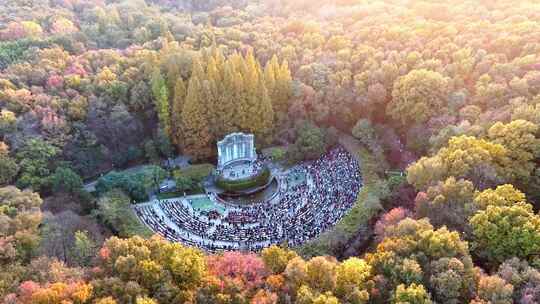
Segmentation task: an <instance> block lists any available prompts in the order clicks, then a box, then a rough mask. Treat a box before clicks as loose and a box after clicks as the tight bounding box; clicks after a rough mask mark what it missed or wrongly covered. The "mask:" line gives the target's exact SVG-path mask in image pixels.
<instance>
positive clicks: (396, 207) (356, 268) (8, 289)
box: [0, 0, 540, 304]
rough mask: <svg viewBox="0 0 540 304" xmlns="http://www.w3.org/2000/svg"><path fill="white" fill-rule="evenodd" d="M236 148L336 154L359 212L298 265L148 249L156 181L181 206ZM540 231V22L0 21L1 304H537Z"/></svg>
mask: <svg viewBox="0 0 540 304" xmlns="http://www.w3.org/2000/svg"><path fill="white" fill-rule="evenodd" d="M236 131H245V132H249V133H254V134H255V135H256V138H257V145H258V147H257V148H258V149H266V148H271V149H274V150H275V151H274V152H275V154H276V155H279V156H280V157H283V158H284V159H286V160H287V161H288V162H291V163H294V162H298V161H303V160H309V159H316V158H317V157H319V156H321V155H322V154H323V153H324V152H325V151H326V150H327V149H329V148H330V147H331V146H334V145H336V144H337V142H338V141H339V142H341V143H346V142H348V143H352V144H351V146H353V147H355V148H356V149H357V154H358V157H359V159H361V160H362V161H361V164H360V167H361V170H362V175H363V178H364V186H363V188H362V190H361V191H360V193H359V195H358V198H357V202H356V205H355V206H354V207H353V209H352V210H351V212H350V213H349V214H348V215H347V216H346V217H344V218H343V219H342V221H341V222H340V223H338V225H337V226H335V227H334V229H332V230H331V231H328V232H326V233H324V234H322V235H321V236H320V237H319V238H317V239H315V240H313V241H311V242H309V243H308V244H305V245H303V246H301V247H298V248H289V247H288V246H287V244H283V245H282V246H279V247H278V246H272V247H269V248H266V249H264V250H263V251H261V252H259V253H247V252H246V253H244V252H225V253H215V254H211V253H205V252H203V251H201V250H199V249H196V248H192V247H189V246H184V245H182V244H180V243H171V242H168V241H166V240H164V239H162V238H160V237H158V236H152V235H151V233H150V231H149V230H148V229H147V228H146V227H144V226H142V225H141V223H139V222H138V220H137V219H136V218H135V217H134V215H133V214H132V213H133V212H132V211H131V209H130V204H131V202H133V201H144V200H145V199H147V192H148V190H149V189H150V188H152V187H155V185H156V184H158V183H159V181H160V180H162V179H163V178H164V176H165V175H167V174H169V173H168V172H166V170H164V169H162V168H161V164H162V163H163V161H164V160H166V159H167V158H174V157H175V156H176V155H179V154H182V155H190V156H191V157H192V161H193V162H197V163H202V165H200V167H194V168H196V169H197V168H198V171H197V170H195V169H194V170H193V172H190V174H191V175H190V176H189V177H186V174H184V175H182V176H180V175H179V176H176V177H177V182H178V183H180V182H182V183H183V184H187V186H186V189H188V188H189V187H194V186H193V183H194V180H196V179H197V178H196V177H193V176H197V175H201V173H200V172H199V171H204V172H207V170H210V169H208V166H207V165H205V163H209V162H213V161H215V157H216V151H215V150H216V149H215V144H216V141H217V140H219V139H220V138H222V137H223V136H224V135H226V134H228V133H230V132H236ZM275 147H286V148H285V149H283V150H279V149H278V148H275ZM348 148H349V147H348ZM143 164H151V165H150V166H148V168H149V169H148V170H145V171H143V172H138V173H133V172H131V171H129V170H125V169H129V168H133V167H136V166H140V165H143ZM175 175H176V174H175ZM203 175H204V174H203ZM96 180H97V182H96V186H95V191H92V193H90V191H88V188H87V187H85V184H88V183H89V182H92V181H96ZM539 209H540V3H538V1H535V0H494V1H484V0H462V1H442V0H334V1H330V0H290V1H285V0H259V1H255V0H253V1H251V0H242V1H233V0H146V1H145V0H46V1H44V0H0V299H2V301H3V303H6V304H8V303H9V304H15V303H38V304H40V303H43V304H51V303H96V304H114V303H119V304H120V303H137V304H152V303H223V304H225V303H231V304H232V303H253V304H264V303H268V304H270V303H299V304H334V303H335V304H337V303H351V304H353V303H354V304H359V303H395V304H398V303H399V304H405V303H409V304H423V303H426V304H427V303H450V304H452V303H456V304H457V303H470V304H488V303H489V304H506V303H508V304H511V303H519V304H534V303H540V215H539V214H538V210H539Z"/></svg>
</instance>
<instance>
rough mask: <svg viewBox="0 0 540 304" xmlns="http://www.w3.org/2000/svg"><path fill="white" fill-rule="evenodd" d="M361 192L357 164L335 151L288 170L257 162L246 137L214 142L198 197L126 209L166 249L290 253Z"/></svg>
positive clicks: (239, 135) (236, 135)
mask: <svg viewBox="0 0 540 304" xmlns="http://www.w3.org/2000/svg"><path fill="white" fill-rule="evenodd" d="M361 186H362V179H361V175H360V168H359V164H358V162H357V160H356V159H355V158H354V157H353V156H352V155H351V154H350V153H349V152H347V151H346V150H345V149H344V148H342V147H337V148H334V149H332V150H330V151H329V152H327V153H326V154H324V155H323V156H321V157H320V158H319V159H317V160H315V161H307V162H302V163H299V164H297V165H295V166H293V167H290V168H287V169H285V168H283V167H282V166H280V165H278V164H276V163H273V162H272V161H271V160H270V159H268V158H265V157H262V156H259V157H258V156H257V154H256V153H255V148H254V143H253V136H252V135H247V134H243V133H233V134H230V135H228V136H227V137H225V139H224V140H223V141H221V142H218V167H217V169H216V170H215V174H214V175H213V176H212V178H211V181H210V182H207V183H206V184H205V191H206V194H200V195H189V196H182V197H177V198H171V199H162V200H158V199H156V200H153V201H151V202H148V203H143V204H138V205H136V206H134V210H135V213H136V214H137V216H138V217H139V219H140V220H141V221H142V222H143V223H144V224H145V225H147V226H148V227H149V228H150V229H151V230H153V231H154V232H155V233H158V234H160V235H162V236H163V237H165V238H166V239H168V240H170V241H174V242H181V243H184V244H187V245H192V246H197V247H199V248H201V249H204V250H207V251H217V250H251V251H258V250H261V249H262V248H264V247H267V246H270V245H272V244H281V243H284V242H287V244H288V245H289V246H298V245H301V244H303V243H304V242H306V241H308V240H310V239H312V238H314V237H316V236H318V235H319V234H321V233H322V232H324V231H326V230H327V229H329V228H331V227H333V226H334V225H335V224H336V223H337V222H338V221H339V220H340V219H341V218H342V217H343V216H344V215H345V214H346V213H347V212H348V211H349V210H350V209H351V208H352V207H353V205H354V204H355V202H356V197H357V195H358V191H359V190H360V188H361Z"/></svg>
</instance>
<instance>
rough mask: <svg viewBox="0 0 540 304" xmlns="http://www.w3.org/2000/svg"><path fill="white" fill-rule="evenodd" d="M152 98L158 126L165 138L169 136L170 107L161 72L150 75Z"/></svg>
mask: <svg viewBox="0 0 540 304" xmlns="http://www.w3.org/2000/svg"><path fill="white" fill-rule="evenodd" d="M151 85H152V96H153V97H154V103H155V106H156V112H157V114H158V119H159V124H160V126H161V128H162V129H163V131H165V134H167V136H169V137H170V136H171V121H170V106H169V90H168V89H167V83H166V82H165V79H164V78H163V76H162V75H161V72H160V71H159V70H158V69H156V70H154V73H153V74H152V81H151Z"/></svg>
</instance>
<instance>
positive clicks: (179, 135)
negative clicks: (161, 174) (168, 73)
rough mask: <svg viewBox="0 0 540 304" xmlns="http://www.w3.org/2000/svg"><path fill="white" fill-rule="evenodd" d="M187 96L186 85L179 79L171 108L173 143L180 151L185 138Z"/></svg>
mask: <svg viewBox="0 0 540 304" xmlns="http://www.w3.org/2000/svg"><path fill="white" fill-rule="evenodd" d="M186 94H187V88H186V84H185V82H184V80H183V79H182V78H178V79H177V80H176V84H175V86H174V99H173V103H172V107H171V111H172V113H171V121H172V126H173V134H172V142H173V144H174V145H176V147H177V148H179V149H181V148H182V145H183V138H184V134H183V131H182V111H183V108H184V100H185V98H186Z"/></svg>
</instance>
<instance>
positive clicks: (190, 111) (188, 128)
mask: <svg viewBox="0 0 540 304" xmlns="http://www.w3.org/2000/svg"><path fill="white" fill-rule="evenodd" d="M206 110H207V109H206V107H205V106H204V102H203V101H202V86H201V82H200V81H199V79H198V78H197V77H192V78H191V79H190V81H189V87H188V92H187V96H186V100H185V103H184V109H183V110H182V113H181V117H182V128H183V130H184V151H185V152H186V153H188V154H190V155H192V156H194V157H195V158H199V159H201V158H205V157H209V156H210V155H211V151H212V149H211V144H212V134H211V132H210V128H209V125H208V120H207V118H206V115H205V113H206Z"/></svg>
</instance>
